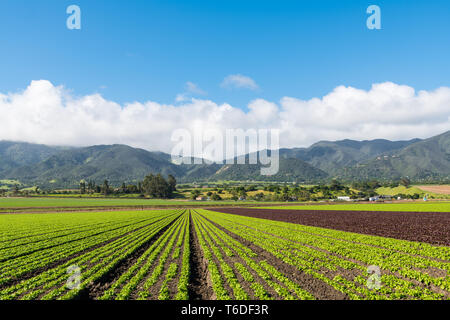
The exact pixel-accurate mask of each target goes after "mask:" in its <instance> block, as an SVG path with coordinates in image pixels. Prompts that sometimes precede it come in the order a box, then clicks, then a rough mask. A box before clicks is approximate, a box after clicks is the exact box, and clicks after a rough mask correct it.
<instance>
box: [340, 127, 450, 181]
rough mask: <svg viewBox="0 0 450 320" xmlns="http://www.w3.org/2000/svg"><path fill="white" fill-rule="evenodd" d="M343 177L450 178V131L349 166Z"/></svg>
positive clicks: (364, 178) (363, 178) (358, 178)
mask: <svg viewBox="0 0 450 320" xmlns="http://www.w3.org/2000/svg"><path fill="white" fill-rule="evenodd" d="M341 177H343V178H345V179H350V180H366V179H384V180H390V179H397V178H400V177H409V178H410V179H412V180H415V181H427V180H443V179H447V180H448V179H450V131H447V132H446V133H443V134H441V135H438V136H435V137H432V138H429V139H426V140H422V141H418V142H415V143H413V144H410V145H407V146H406V147H404V148H402V149H399V150H396V151H390V152H386V153H383V154H381V155H378V156H377V157H375V158H373V159H371V160H370V161H366V162H362V163H359V164H357V165H355V166H352V167H348V168H345V169H344V170H343V171H342V173H341Z"/></svg>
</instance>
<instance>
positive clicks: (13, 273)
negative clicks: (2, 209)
mask: <svg viewBox="0 0 450 320" xmlns="http://www.w3.org/2000/svg"><path fill="white" fill-rule="evenodd" d="M235 209H236V208H230V209H217V210H216V209H215V210H214V211H212V210H206V209H164V210H146V211H143V210H139V211H110V212H70V213H47V214H44V213H42V214H2V215H0V300H55V299H57V300H71V299H82V300H216V299H217V300H247V299H254V300H266V299H267V300H274V299H275V300H321V299H338V300H346V299H356V300H359V299H402V300H405V299H406V300H409V299H436V300H441V299H450V278H449V275H448V271H449V268H450V247H449V245H450V243H449V242H447V241H446V240H445V233H446V232H447V233H448V224H447V225H445V224H443V227H441V229H440V230H441V231H440V232H441V233H440V237H441V238H442V239H444V240H443V241H441V243H439V244H436V243H435V242H434V239H432V238H429V239H428V238H426V237H424V239H422V240H421V242H418V241H407V240H402V239H398V238H396V237H394V236H392V235H389V236H376V235H370V234H364V233H362V232H348V231H342V230H337V229H336V228H334V227H333V226H332V225H328V226H327V227H318V226H310V225H305V224H301V223H297V222H294V223H291V222H284V221H276V220H274V219H271V218H264V219H261V218H257V217H255V216H257V213H252V214H245V213H243V212H235V213H225V212H219V210H222V211H226V210H235ZM241 210H247V211H248V210H256V209H248V208H245V209H241ZM259 211H260V212H264V211H266V210H259ZM280 211H281V210H280ZM331 214H332V213H331ZM386 214H388V213H386ZM389 214H391V215H392V214H394V215H395V214H398V213H389ZM426 214H428V213H424V214H423V215H426ZM440 214H441V215H442V217H439V219H441V220H440V221H441V222H445V221H448V219H449V214H448V212H447V213H440ZM252 215H253V216H252ZM338 218H339V217H338ZM365 219H366V218H365V217H363V218H362V219H361V221H363V220H365ZM418 219H419V218H418ZM446 219H447V220H446ZM356 220H357V219H355V221H356ZM436 221H437V220H436ZM436 221H433V223H434V222H436ZM366 223H368V224H372V222H371V221H368V220H367V221H366ZM356 224H358V223H356ZM389 224H390V223H387V224H386V228H387V229H389V227H388V225H389ZM359 225H363V223H359ZM391 228H392V226H391ZM425 233H426V232H425ZM437 237H439V235H438V236H437ZM442 239H441V240H442Z"/></svg>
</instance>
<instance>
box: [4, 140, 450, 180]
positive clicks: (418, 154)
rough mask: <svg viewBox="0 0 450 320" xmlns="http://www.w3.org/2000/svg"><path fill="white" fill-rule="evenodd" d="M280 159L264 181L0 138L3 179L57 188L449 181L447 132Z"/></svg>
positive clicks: (164, 157) (346, 143)
mask: <svg viewBox="0 0 450 320" xmlns="http://www.w3.org/2000/svg"><path fill="white" fill-rule="evenodd" d="M279 154H280V166H279V171H278V173H277V174H276V175H274V176H262V175H261V174H260V168H261V165H253V164H252V165H250V164H245V165H238V164H232V165H230V164H207V163H203V164H188V165H186V164H180V165H179V164H175V163H173V162H172V161H171V156H170V155H169V154H166V153H163V152H151V151H147V150H143V149H138V148H133V147H130V146H126V145H99V146H90V147H81V148H80V147H77V148H75V147H53V146H46V145H38V144H30V143H23V142H12V141H0V180H1V179H13V180H19V181H20V182H22V183H23V184H25V185H39V186H40V187H41V188H47V187H48V188H50V187H58V188H60V187H76V186H78V184H79V181H80V180H83V179H84V180H93V181H96V182H97V183H101V182H103V180H105V179H108V180H109V181H110V183H111V184H114V185H118V184H121V183H122V182H128V183H136V182H137V181H140V180H142V179H143V178H144V176H145V175H147V174H148V173H162V174H163V175H168V174H172V175H174V176H175V177H176V178H177V180H178V181H179V182H201V181H223V180H232V181H279V182H298V183H318V182H324V181H329V180H331V179H333V178H337V179H341V180H344V181H354V180H370V179H378V180H396V179H399V178H401V177H408V178H410V179H411V180H413V181H423V182H424V181H448V180H449V179H450V131H447V132H445V133H443V134H441V135H438V136H435V137H431V138H429V139H424V140H421V139H413V140H408V141H389V140H383V139H377V140H367V141H354V140H341V141H320V142H317V143H315V144H313V145H312V146H310V147H308V148H291V149H287V148H283V149H280V150H279Z"/></svg>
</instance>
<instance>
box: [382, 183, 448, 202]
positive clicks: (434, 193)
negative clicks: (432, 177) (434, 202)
mask: <svg viewBox="0 0 450 320" xmlns="http://www.w3.org/2000/svg"><path fill="white" fill-rule="evenodd" d="M448 190H450V188H449V187H448V186H411V187H409V188H406V187H405V186H398V187H396V188H390V187H381V188H378V189H376V190H375V191H376V192H377V193H378V194H382V195H389V196H395V195H398V194H404V195H414V194H419V195H420V196H421V197H423V196H424V195H428V196H429V197H430V198H435V199H450V192H448Z"/></svg>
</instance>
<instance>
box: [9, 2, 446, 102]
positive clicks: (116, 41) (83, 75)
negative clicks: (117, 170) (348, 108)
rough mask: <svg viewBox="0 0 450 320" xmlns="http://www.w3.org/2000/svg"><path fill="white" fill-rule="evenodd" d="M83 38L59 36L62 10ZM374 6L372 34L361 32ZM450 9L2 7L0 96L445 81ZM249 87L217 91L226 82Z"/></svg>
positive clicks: (439, 5)
mask: <svg viewBox="0 0 450 320" xmlns="http://www.w3.org/2000/svg"><path fill="white" fill-rule="evenodd" d="M71 4H76V5H79V6H80V7H81V10H82V29H81V30H79V31H78V30H77V31H75V30H68V29H67V28H66V19H67V17H68V15H67V14H66V12H65V11H66V8H67V6H69V5H71ZM370 4H376V5H379V6H380V8H381V13H382V30H368V29H367V28H366V19H367V17H368V15H367V14H366V13H365V11H366V8H367V7H368V6H369V5H370ZM449 13H450V2H449V1H406V0H405V1H392V0H391V1H356V0H351V1H349V0H347V1H324V0H315V1H299V0H297V1H263V0H257V1H253V0H251V1H249V0H240V1H235V0H227V1H213V0H209V1H200V0H199V1H195V0H194V1H174V0H163V1H151V0H150V1H132V0H131V1H121V0H114V1H103V0H78V1H77V0H71V1H63V0H36V1H29V0H2V1H1V2H0V39H1V43H2V50H0V92H1V93H9V92H16V91H18V90H23V89H24V88H26V87H27V86H28V85H29V83H30V81H31V80H39V79H46V80H49V81H51V82H52V83H53V84H54V85H64V86H65V87H66V88H68V89H70V90H73V92H74V94H76V95H86V94H92V93H95V92H99V93H101V94H102V95H103V96H104V97H105V98H107V99H111V100H113V101H117V102H119V103H125V102H132V101H140V102H145V101H148V100H151V101H157V102H159V103H167V104H168V103H175V97H176V96H177V95H178V94H180V93H183V92H184V91H185V87H186V83H187V82H192V83H195V84H196V85H197V86H198V87H199V88H201V90H203V91H204V92H205V93H207V94H205V95H201V98H206V99H211V100H214V101H215V102H217V103H224V102H227V103H230V104H232V105H233V106H235V107H238V108H244V109H245V108H246V106H247V104H248V103H249V102H250V101H251V100H253V99H255V98H263V99H267V100H270V101H275V102H276V101H279V100H280V99H281V98H282V97H284V96H291V97H297V98H301V99H310V98H312V97H322V96H323V95H325V94H327V93H329V92H330V91H332V90H333V88H335V87H337V86H339V85H345V86H354V87H356V88H361V89H369V88H370V86H371V85H372V84H373V83H380V82H385V81H392V82H395V83H397V84H405V85H409V86H411V87H413V88H415V89H419V90H421V89H424V90H430V89H435V88H437V87H440V86H448V85H449V84H450V77H449V76H448V75H449V74H450V59H449V57H450V41H449V40H450V39H449V34H450V19H449ZM233 74H242V75H245V76H248V77H251V78H252V79H253V80H254V81H255V82H256V84H257V85H258V87H259V88H258V89H257V90H248V89H230V88H228V89H227V88H223V87H221V85H220V84H221V83H222V81H223V80H224V78H225V77H226V76H228V75H233Z"/></svg>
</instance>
